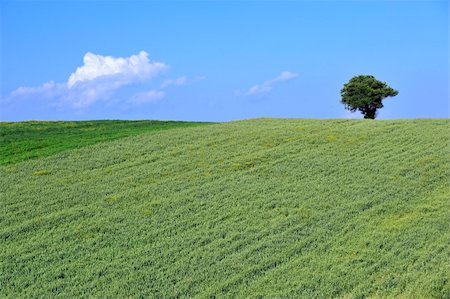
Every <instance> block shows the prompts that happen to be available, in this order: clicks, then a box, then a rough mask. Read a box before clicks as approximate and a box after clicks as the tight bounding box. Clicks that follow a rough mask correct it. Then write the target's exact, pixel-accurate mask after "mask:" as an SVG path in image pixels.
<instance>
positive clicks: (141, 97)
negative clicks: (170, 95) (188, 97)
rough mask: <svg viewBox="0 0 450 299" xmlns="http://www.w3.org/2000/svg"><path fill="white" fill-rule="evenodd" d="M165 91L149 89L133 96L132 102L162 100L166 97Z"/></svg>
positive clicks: (141, 102) (142, 102) (143, 102)
mask: <svg viewBox="0 0 450 299" xmlns="http://www.w3.org/2000/svg"><path fill="white" fill-rule="evenodd" d="M165 95H166V94H165V93H164V92H163V91H160V90H149V91H145V92H139V93H136V94H135V95H134V96H132V97H131V99H130V102H131V103H134V104H145V103H150V102H154V101H157V100H161V99H162V98H164V97H165Z"/></svg>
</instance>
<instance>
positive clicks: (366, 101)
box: [341, 76, 398, 119]
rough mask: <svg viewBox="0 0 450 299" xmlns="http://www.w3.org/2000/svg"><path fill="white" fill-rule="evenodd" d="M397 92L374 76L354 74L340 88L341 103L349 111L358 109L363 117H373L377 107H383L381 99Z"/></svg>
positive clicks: (392, 95)
mask: <svg viewBox="0 0 450 299" xmlns="http://www.w3.org/2000/svg"><path fill="white" fill-rule="evenodd" d="M397 94H398V91H397V90H395V89H393V88H391V87H389V86H388V85H387V84H386V83H385V82H381V81H378V80H377V79H375V77H374V76H355V77H353V78H351V79H350V81H348V83H347V84H344V88H342V89H341V96H342V99H341V103H342V104H344V105H345V109H348V110H350V111H351V112H355V111H356V110H359V111H361V113H362V114H363V115H364V118H370V119H375V117H376V115H377V109H379V108H383V103H382V101H383V99H384V98H387V97H394V96H396V95H397Z"/></svg>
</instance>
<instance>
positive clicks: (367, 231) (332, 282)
mask: <svg viewBox="0 0 450 299" xmlns="http://www.w3.org/2000/svg"><path fill="white" fill-rule="evenodd" d="M7 125H11V124H4V123H3V124H0V129H1V130H2V134H3V135H2V138H4V140H7V139H8V138H10V139H8V140H12V139H14V138H13V136H16V137H15V138H19V137H17V136H18V135H17V132H16V131H15V130H14V129H10V130H9V131H7V130H5V126H7ZM61 125H64V123H61ZM110 125H111V126H112V125H113V122H111V123H110ZM17 126H19V127H20V124H17ZM449 127H450V120H449V119H417V120H382V121H378V120H377V121H372V120H346V119H341V120H314V119H309V120H307V119H253V120H246V121H237V122H228V123H219V124H210V125H202V126H188V127H186V126H185V127H183V126H181V127H174V128H169V129H164V130H148V131H146V130H141V131H139V132H138V133H136V134H124V135H120V136H115V137H114V138H111V139H114V140H110V139H107V138H103V139H101V140H97V139H96V141H95V142H84V141H83V140H85V137H84V136H86V135H83V134H82V133H80V134H73V136H74V137H73V139H72V140H71V142H69V141H67V140H66V141H65V142H66V143H70V144H72V145H73V144H76V145H77V146H72V145H71V146H66V147H63V148H60V149H58V150H51V151H49V150H44V151H43V152H41V153H38V154H34V152H33V150H35V149H34V148H33V147H29V148H28V149H27V150H25V151H21V150H20V149H19V150H17V149H16V151H17V152H18V153H20V157H19V158H15V157H14V151H13V150H12V149H11V146H9V147H8V146H7V145H6V147H7V148H6V149H4V153H9V154H8V155H9V156H8V157H9V158H8V159H7V160H5V159H4V160H3V161H4V162H2V164H3V165H0V207H1V210H2V211H3V212H2V213H1V214H0V240H1V241H2V246H1V247H0V248H1V249H0V261H1V262H0V265H1V271H0V296H1V297H5V296H11V297H49V296H53V295H59V296H61V297H80V296H93V297H212V296H217V297H222V296H226V297H247V296H248V297H258V296H263V297H297V298H301V297H303V298H310V297H328V298H329V297H345V298H362V297H369V296H372V297H406V298H407V297H414V298H430V297H434V298H447V297H449V296H450V285H449V281H448V279H449V273H450V270H449V269H450V262H449V260H450V259H449V249H448V248H449V247H448V246H449V239H450V222H449V216H450V212H449V211H450V201H449V198H450V188H449V187H450V186H449V179H448V178H449V174H450V173H449V162H450V154H449V150H448V149H449V148H448V140H449V138H448V137H449V133H448V132H449ZM43 131H45V129H43ZM87 131H89V130H87ZM36 134H40V136H43V137H42V139H43V140H45V136H48V135H46V134H44V133H42V132H41V133H39V132H38V133H36ZM104 134H106V133H104ZM104 134H103V135H104ZM26 138H28V139H30V138H31V139H32V137H30V136H28V135H27V137H26ZM86 138H87V137H86ZM19 139H20V138H19ZM69 139H70V138H69ZM14 142H15V143H14V144H16V145H17V146H16V147H20V146H24V144H25V145H26V142H25V141H23V142H22V141H21V140H15V141H14ZM59 143H60V142H59V141H54V142H53V143H52V142H51V141H49V143H48V146H50V148H54V147H52V146H53V145H54V144H59ZM11 144H12V143H11ZM24 152H28V154H25V153H24ZM11 153H12V154H11Z"/></svg>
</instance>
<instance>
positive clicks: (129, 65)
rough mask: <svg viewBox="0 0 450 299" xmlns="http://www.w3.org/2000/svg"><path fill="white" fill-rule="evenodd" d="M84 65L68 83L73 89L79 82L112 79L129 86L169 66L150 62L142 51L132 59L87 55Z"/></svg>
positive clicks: (73, 74) (71, 76) (132, 56)
mask: <svg viewBox="0 0 450 299" xmlns="http://www.w3.org/2000/svg"><path fill="white" fill-rule="evenodd" d="M83 62H84V65H83V66H81V67H78V68H77V70H76V71H75V72H74V73H72V74H71V75H70V77H69V80H68V81H67V86H68V87H69V88H72V87H73V86H74V85H75V84H77V83H79V82H86V81H92V80H95V79H97V78H102V77H103V78H104V77H111V78H112V79H113V80H112V81H114V83H116V84H117V83H118V82H121V83H123V84H128V83H131V82H135V81H142V80H146V79H150V78H152V77H154V76H156V75H158V74H159V73H161V72H162V71H164V70H166V69H167V68H168V66H167V65H166V64H164V63H162V62H150V60H149V59H148V54H147V52H145V51H141V52H140V53H139V54H137V55H131V56H130V57H125V58H122V57H118V58H116V57H112V56H102V55H96V54H92V53H90V52H88V53H86V54H85V55H84V58H83Z"/></svg>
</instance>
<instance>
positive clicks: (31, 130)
mask: <svg viewBox="0 0 450 299" xmlns="http://www.w3.org/2000/svg"><path fill="white" fill-rule="evenodd" d="M204 124H208V123H200V122H176V121H154V120H153V121H152V120H141V121H121V120H115V121H110V120H103V121H102V120H100V121H76V122H75V121H71V122H69V121H56V122H55V121H51V122H50V121H49V122H43V121H27V122H8V123H7V122H3V123H0V165H5V164H11V163H16V162H20V161H24V160H28V159H32V158H39V157H45V156H50V155H52V154H56V153H59V152H62V151H64V150H67V149H73V148H79V147H84V146H86V145H91V144H95V143H97V142H101V141H106V140H114V139H118V138H122V137H126V136H134V135H138V134H141V133H144V132H149V131H156V130H165V129H171V128H179V127H192V126H199V125H204Z"/></svg>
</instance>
